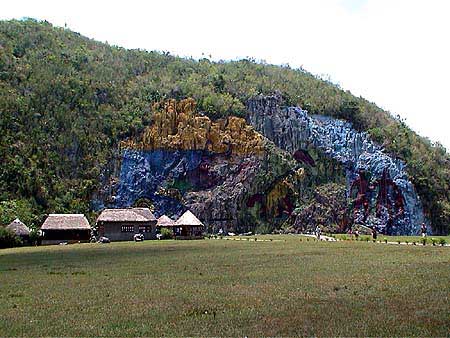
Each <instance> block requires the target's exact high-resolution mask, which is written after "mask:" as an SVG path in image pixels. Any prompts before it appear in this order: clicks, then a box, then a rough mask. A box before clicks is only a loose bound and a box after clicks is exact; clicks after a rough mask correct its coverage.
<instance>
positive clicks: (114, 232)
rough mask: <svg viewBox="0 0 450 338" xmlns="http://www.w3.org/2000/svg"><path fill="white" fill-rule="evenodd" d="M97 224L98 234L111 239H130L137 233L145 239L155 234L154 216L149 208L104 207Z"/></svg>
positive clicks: (153, 236)
mask: <svg viewBox="0 0 450 338" xmlns="http://www.w3.org/2000/svg"><path fill="white" fill-rule="evenodd" d="M97 226H98V230H99V234H100V235H101V236H105V237H108V238H109V239H110V240H111V241H132V240H133V236H134V235H135V234H137V233H140V234H143V235H144V238H145V239H152V238H155V236H156V217H155V216H154V215H153V213H152V212H151V211H150V209H149V208H127V209H105V210H103V211H102V212H101V214H100V216H98V218H97Z"/></svg>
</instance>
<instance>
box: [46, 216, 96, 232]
mask: <svg viewBox="0 0 450 338" xmlns="http://www.w3.org/2000/svg"><path fill="white" fill-rule="evenodd" d="M90 229H91V226H90V225H89V222H88V220H87V219H86V217H85V216H84V215H83V214H50V215H48V217H47V219H46V220H45V222H44V224H42V227H41V230H90Z"/></svg>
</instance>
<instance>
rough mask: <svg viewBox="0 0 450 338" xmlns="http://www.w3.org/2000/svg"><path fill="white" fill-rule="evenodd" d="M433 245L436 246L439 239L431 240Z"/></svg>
mask: <svg viewBox="0 0 450 338" xmlns="http://www.w3.org/2000/svg"><path fill="white" fill-rule="evenodd" d="M431 243H432V244H433V246H436V243H437V239H436V238H432V239H431Z"/></svg>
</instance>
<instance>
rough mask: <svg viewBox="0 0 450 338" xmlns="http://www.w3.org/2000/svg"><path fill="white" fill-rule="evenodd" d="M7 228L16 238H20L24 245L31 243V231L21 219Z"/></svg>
mask: <svg viewBox="0 0 450 338" xmlns="http://www.w3.org/2000/svg"><path fill="white" fill-rule="evenodd" d="M6 228H7V229H9V230H11V231H12V232H14V233H15V234H16V236H18V237H20V239H21V240H22V242H23V243H24V244H29V243H30V232H31V230H30V228H28V227H27V226H26V225H25V224H24V223H23V222H22V221H21V220H20V219H18V218H16V219H15V220H14V221H12V222H11V223H10V224H9V225H8V226H6Z"/></svg>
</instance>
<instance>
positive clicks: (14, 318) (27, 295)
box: [0, 236, 450, 336]
mask: <svg viewBox="0 0 450 338" xmlns="http://www.w3.org/2000/svg"><path fill="white" fill-rule="evenodd" d="M280 238H281V239H282V240H281V241H275V240H274V241H273V242H262V241H257V242H255V241H249V242H242V241H226V240H204V241H184V242H183V241H147V242H144V243H132V242H127V243H113V244H109V245H99V244H80V245H72V246H62V247H61V246H55V247H37V248H17V249H7V250H2V251H0V294H1V302H0V336H17V335H27V336H100V335H108V336H129V335H133V336H149V335H150V336H154V335H158V336H160V335H178V336H180V335H183V336H186V335H189V336H192V335H195V336H198V335H203V336H205V335H207V336H217V335H220V336H225V335H226V336H237V335H239V336H243V335H265V336H276V335H277V336H279V335H285V336H293V335H297V336H298V335H308V336H311V335H319V336H336V335H343V336H387V335H389V336H446V335H449V328H450V305H449V295H450V269H449V263H450V250H449V248H441V247H431V246H430V247H417V246H416V247H413V246H396V245H379V244H373V243H364V242H335V243H330V242H312V241H308V242H305V241H302V242H300V240H299V238H298V237H289V236H285V237H280ZM274 239H276V238H275V237H274Z"/></svg>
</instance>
